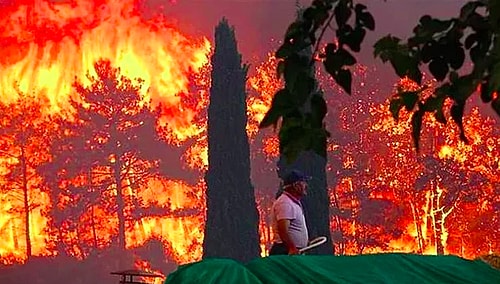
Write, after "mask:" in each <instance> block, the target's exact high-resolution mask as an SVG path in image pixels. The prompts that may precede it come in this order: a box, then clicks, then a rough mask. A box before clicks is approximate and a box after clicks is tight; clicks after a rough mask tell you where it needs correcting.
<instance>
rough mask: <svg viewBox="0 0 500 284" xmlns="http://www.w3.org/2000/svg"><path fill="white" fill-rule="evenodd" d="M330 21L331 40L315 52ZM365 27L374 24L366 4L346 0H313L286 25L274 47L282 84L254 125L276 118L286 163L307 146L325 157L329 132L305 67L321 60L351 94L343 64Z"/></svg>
mask: <svg viewBox="0 0 500 284" xmlns="http://www.w3.org/2000/svg"><path fill="white" fill-rule="evenodd" d="M333 25H335V26H336V29H335V32H336V37H337V43H328V44H327V45H326V47H325V49H324V51H321V52H320V46H321V45H322V38H323V36H324V34H325V32H326V30H327V29H328V28H331V29H333ZM367 29H368V30H374V29H375V21H374V19H373V17H372V15H371V14H370V13H369V12H367V11H366V6H364V5H362V4H354V2H353V1H352V0H314V1H313V2H312V4H311V6H309V7H308V8H306V9H305V10H303V11H301V15H300V17H298V18H297V20H296V21H295V22H293V23H292V24H291V25H290V26H289V27H288V29H287V31H286V34H285V39H284V42H283V44H282V45H281V46H280V47H279V49H278V50H277V51H276V57H277V58H278V59H280V62H279V63H278V66H277V76H278V77H279V78H281V77H283V78H284V79H285V87H284V88H283V89H281V90H279V91H278V92H277V93H276V94H275V96H274V98H273V101H272V104H271V107H270V109H269V110H268V112H267V113H266V115H265V117H264V119H263V120H262V121H261V123H260V128H266V127H270V126H274V127H278V123H279V121H280V119H281V126H280V129H279V140H280V154H282V155H284V156H285V157H286V159H287V161H288V162H293V161H294V160H295V159H296V157H297V156H298V154H299V153H300V152H302V151H308V150H312V151H315V152H316V153H318V154H319V155H322V156H324V157H326V139H327V137H328V136H329V133H328V131H326V129H325V124H324V122H323V120H324V118H325V116H326V113H327V105H326V102H325V100H324V98H323V95H322V93H321V91H319V89H318V85H319V84H318V82H317V80H316V79H315V76H314V72H311V70H314V63H315V61H316V59H318V58H319V59H321V60H322V62H323V65H324V67H325V70H326V71H327V72H328V73H329V74H330V75H331V76H332V78H333V79H334V80H335V81H336V82H337V84H339V85H340V86H341V87H342V89H344V90H345V91H346V92H347V93H348V94H351V83H352V74H351V71H350V70H349V67H350V66H353V65H354V64H356V58H355V57H354V56H353V55H352V52H359V51H360V50H361V43H362V42H363V39H364V38H365V35H366V30H367ZM311 50H312V51H311ZM308 51H309V52H308Z"/></svg>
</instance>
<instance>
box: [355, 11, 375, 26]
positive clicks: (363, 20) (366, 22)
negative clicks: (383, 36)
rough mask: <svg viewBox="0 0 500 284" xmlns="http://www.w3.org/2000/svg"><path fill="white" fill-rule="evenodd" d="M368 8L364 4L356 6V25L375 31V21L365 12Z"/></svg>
mask: <svg viewBox="0 0 500 284" xmlns="http://www.w3.org/2000/svg"><path fill="white" fill-rule="evenodd" d="M365 9H366V6H365V5H363V4H356V6H355V7H354V11H355V12H356V23H359V24H360V25H362V26H364V27H366V28H367V29H369V30H371V31H373V30H375V19H373V16H372V15H371V14H370V13H369V12H365V11H364V10H365Z"/></svg>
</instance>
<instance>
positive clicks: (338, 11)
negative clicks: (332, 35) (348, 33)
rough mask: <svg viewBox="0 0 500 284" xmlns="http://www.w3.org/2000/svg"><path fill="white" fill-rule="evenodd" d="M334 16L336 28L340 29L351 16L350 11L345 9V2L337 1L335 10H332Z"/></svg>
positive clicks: (347, 8)
mask: <svg viewBox="0 0 500 284" xmlns="http://www.w3.org/2000/svg"><path fill="white" fill-rule="evenodd" d="M333 13H334V14H335V21H336V22H337V27H339V28H342V27H343V26H344V25H345V24H346V23H347V21H348V20H349V18H350V17H351V15H352V11H351V9H349V7H347V1H342V0H341V1H339V2H338V4H337V6H335V9H334V10H333Z"/></svg>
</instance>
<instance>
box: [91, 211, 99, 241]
mask: <svg viewBox="0 0 500 284" xmlns="http://www.w3.org/2000/svg"><path fill="white" fill-rule="evenodd" d="M90 219H91V220H90V222H91V226H92V240H93V242H94V249H99V244H98V242H97V232H96V228H95V213H94V205H93V204H91V205H90Z"/></svg>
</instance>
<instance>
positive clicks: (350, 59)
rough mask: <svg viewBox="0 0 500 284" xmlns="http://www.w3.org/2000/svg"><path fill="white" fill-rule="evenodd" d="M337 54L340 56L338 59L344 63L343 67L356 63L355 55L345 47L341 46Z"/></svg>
mask: <svg viewBox="0 0 500 284" xmlns="http://www.w3.org/2000/svg"><path fill="white" fill-rule="evenodd" d="M336 55H337V57H338V58H336V59H338V60H339V61H340V62H341V63H342V65H341V66H342V67H343V66H352V65H354V64H356V58H354V56H352V54H351V53H349V51H347V50H345V49H344V48H339V50H337V52H336Z"/></svg>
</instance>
